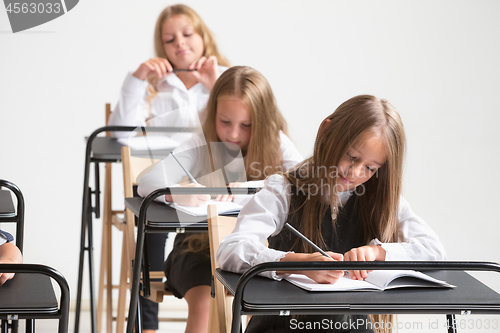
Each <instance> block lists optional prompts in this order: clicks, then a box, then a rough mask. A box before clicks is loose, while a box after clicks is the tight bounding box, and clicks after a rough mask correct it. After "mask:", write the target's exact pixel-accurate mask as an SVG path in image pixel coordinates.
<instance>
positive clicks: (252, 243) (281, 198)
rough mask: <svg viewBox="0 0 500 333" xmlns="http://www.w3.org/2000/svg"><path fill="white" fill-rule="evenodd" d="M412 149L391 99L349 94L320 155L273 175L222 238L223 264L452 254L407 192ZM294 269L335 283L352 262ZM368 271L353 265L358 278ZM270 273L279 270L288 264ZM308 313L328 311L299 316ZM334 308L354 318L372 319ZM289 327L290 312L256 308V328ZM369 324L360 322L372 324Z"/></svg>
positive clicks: (318, 148)
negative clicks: (265, 312)
mask: <svg viewBox="0 0 500 333" xmlns="http://www.w3.org/2000/svg"><path fill="white" fill-rule="evenodd" d="M404 152H405V134H404V128H403V124H402V122H401V118H400V116H399V114H398V113H397V112H396V110H395V109H394V107H393V106H392V105H391V104H389V103H388V102H387V101H385V100H381V99H378V98H376V97H374V96H369V95H363V96H356V97H354V98H351V99H349V100H348V101H346V102H344V103H343V104H342V105H340V106H339V107H338V108H337V110H336V111H335V112H334V113H333V114H332V115H330V116H328V117H327V118H326V119H325V120H324V121H323V122H322V124H321V126H320V128H319V131H318V134H317V137H316V143H315V145H314V152H313V155H312V157H310V158H308V159H306V160H304V161H303V162H302V163H300V164H299V165H298V166H297V167H295V168H293V169H292V170H289V171H288V172H286V173H284V174H283V175H273V176H271V177H269V178H268V179H266V181H265V186H264V188H263V189H262V190H261V191H260V192H258V193H257V194H256V195H255V196H254V197H253V199H252V200H251V201H250V202H249V203H248V204H247V205H246V206H245V207H243V209H242V210H241V212H240V215H239V217H238V222H237V225H236V228H235V229H234V231H233V233H232V234H230V235H228V236H227V237H226V238H224V239H223V241H222V242H221V244H220V248H219V252H218V254H217V262H218V264H219V265H220V267H221V268H222V269H224V270H229V271H234V272H238V273H242V272H244V271H246V270H247V269H248V268H250V267H251V266H254V265H256V264H259V263H262V262H270V261H328V260H338V261H340V260H345V261H375V260H377V261H383V260H444V259H445V258H446V255H445V252H444V249H443V246H442V245H441V243H440V242H439V239H438V237H437V235H436V234H435V233H434V232H433V231H432V230H431V229H430V228H429V226H428V225H427V224H426V223H425V222H424V221H423V220H422V219H421V218H419V217H418V216H417V215H415V213H413V211H412V210H411V208H410V206H409V204H408V202H407V201H406V200H405V199H404V198H403V197H402V196H401V178H402V173H403V158H404ZM285 222H288V223H289V224H291V225H292V226H293V227H295V229H297V230H298V231H300V232H301V233H302V234H303V235H305V236H306V237H307V238H308V239H310V240H311V241H312V242H313V243H315V244H317V245H319V246H320V248H322V249H323V250H324V251H327V253H328V254H329V255H330V256H331V257H332V258H333V259H330V258H327V257H325V256H323V255H322V254H320V253H319V252H316V251H313V250H312V247H311V246H310V245H309V244H307V243H306V242H304V241H303V240H302V239H300V238H298V237H297V236H296V235H295V234H293V233H291V231H290V230H289V229H288V228H284V224H285ZM268 238H269V247H266V246H265V245H264V242H265V241H266V239H268ZM286 273H290V272H286ZM294 273H298V274H304V275H306V276H308V277H310V278H311V279H313V280H314V281H316V282H319V283H335V282H336V281H337V280H338V279H339V278H340V277H342V276H343V275H344V272H343V271H303V272H294ZM367 274H369V272H367V271H349V275H350V277H351V278H353V279H364V278H365V277H366V276H367ZM265 275H266V276H267V277H269V278H272V279H277V280H279V279H280V278H281V277H283V276H284V272H282V273H280V272H266V274H265ZM307 318H309V319H310V320H319V321H321V320H322V319H323V318H325V317H321V316H317V317H315V318H314V316H313V318H312V319H311V318H310V317H308V316H305V317H304V318H302V316H300V317H299V318H298V320H307ZM328 318H329V319H331V320H333V321H334V322H348V323H349V322H353V321H356V320H358V319H361V321H360V322H366V320H367V318H366V317H364V318H363V317H361V318H360V317H358V316H351V317H349V316H332V317H328ZM375 320H380V318H375ZM386 320H387V318H386ZM344 326H346V327H350V326H349V325H344ZM339 327H340V326H339ZM289 328H290V318H288V319H287V317H275V316H267V317H266V316H253V317H252V319H251V321H250V323H249V325H248V328H247V332H259V333H262V332H270V331H273V332H287V331H288V330H289ZM364 328H365V327H360V328H359V330H356V332H365V331H367V332H371V330H364ZM347 331H349V330H347Z"/></svg>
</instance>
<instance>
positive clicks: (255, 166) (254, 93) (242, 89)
mask: <svg viewBox="0 0 500 333" xmlns="http://www.w3.org/2000/svg"><path fill="white" fill-rule="evenodd" d="M228 96H230V97H232V98H237V99H240V100H241V101H243V102H244V103H245V104H246V106H247V107H248V108H249V109H250V112H251V120H252V124H251V135H250V142H249V144H248V147H247V149H246V155H245V171H246V177H247V180H261V179H264V178H266V177H267V176H269V175H271V174H273V173H276V172H282V171H283V154H282V153H281V148H280V146H281V140H280V135H279V133H280V131H282V132H284V133H285V134H287V124H286V121H285V118H284V117H283V115H282V114H281V112H280V111H279V109H278V106H277V104H276V99H275V98H274V94H273V91H272V89H271V86H270V85H269V82H268V81H267V80H266V78H265V77H264V76H263V75H262V74H261V73H260V72H258V71H257V70H255V69H253V68H251V67H247V66H234V67H231V68H229V69H228V70H226V71H225V72H224V73H222V75H221V76H220V77H219V79H218V80H217V81H216V83H215V85H214V86H213V88H212V91H211V93H210V97H209V99H208V103H207V106H206V108H205V110H204V111H203V113H202V121H203V125H202V129H203V134H204V136H205V140H206V142H207V144H208V150H209V152H210V142H220V140H219V138H218V136H217V132H216V126H215V125H216V124H215V123H216V116H217V102H218V99H219V98H221V97H228ZM212 171H213V170H212ZM206 236H207V235H206V234H199V235H192V236H188V237H187V238H186V241H188V242H189V251H194V252H198V251H202V250H204V249H207V248H208V238H207V237H206Z"/></svg>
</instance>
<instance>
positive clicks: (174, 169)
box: [137, 131, 303, 204]
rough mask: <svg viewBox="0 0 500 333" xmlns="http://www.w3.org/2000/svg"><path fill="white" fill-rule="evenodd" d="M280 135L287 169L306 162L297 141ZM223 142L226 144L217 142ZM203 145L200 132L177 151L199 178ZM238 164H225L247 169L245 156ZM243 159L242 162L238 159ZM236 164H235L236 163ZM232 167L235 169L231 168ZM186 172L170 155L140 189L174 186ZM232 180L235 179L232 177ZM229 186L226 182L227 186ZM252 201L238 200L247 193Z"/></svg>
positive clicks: (144, 193)
mask: <svg viewBox="0 0 500 333" xmlns="http://www.w3.org/2000/svg"><path fill="white" fill-rule="evenodd" d="M279 136H280V141H281V143H280V149H281V153H282V156H283V157H282V159H283V165H282V166H283V170H280V171H283V172H285V171H286V170H288V169H290V168H291V167H293V166H295V165H296V164H297V163H299V162H302V160H303V157H302V155H301V154H300V153H299V151H298V150H297V148H296V147H295V145H294V144H293V142H292V141H291V140H290V139H289V138H288V137H287V136H286V135H285V134H284V133H283V132H282V131H280V132H279ZM217 144H223V143H217ZM200 147H203V148H202V149H206V143H205V138H204V137H203V135H200V134H196V135H193V136H192V137H191V139H189V140H187V141H185V142H183V143H182V144H181V145H180V146H179V147H177V148H176V149H175V150H174V154H175V156H176V157H177V159H178V160H179V161H180V163H181V164H182V166H183V167H184V168H186V169H187V170H189V172H190V173H191V174H192V175H193V177H195V178H197V177H199V176H200V175H201V172H202V169H203V166H202V163H201V162H200V160H201V159H202V156H201V155H202V151H203V150H202V149H196V148H200ZM235 161H236V163H235V164H236V165H231V164H227V165H226V163H223V165H224V166H225V168H226V170H227V169H229V170H227V171H230V172H231V171H234V172H235V173H236V172H237V171H243V172H244V170H245V167H244V164H243V163H244V162H243V159H241V158H240V159H237V160H235ZM238 161H239V162H240V163H239V164H238V163H237V162H238ZM233 164H234V163H233ZM231 169H232V170H231ZM185 176H186V173H185V172H184V171H183V170H182V169H181V167H180V166H179V164H178V163H177V161H175V159H174V158H173V157H172V156H170V155H169V156H168V157H166V158H165V159H163V160H161V161H160V162H158V163H157V164H156V165H155V166H154V167H153V168H152V169H151V171H149V172H148V173H147V174H145V175H144V176H142V178H141V179H140V181H139V187H138V189H137V192H138V193H139V195H140V196H142V197H145V196H147V195H148V194H150V193H151V192H153V191H154V190H157V189H159V188H164V187H172V186H176V185H177V184H178V183H179V182H180V181H181V180H182V179H183V178H184V177H185ZM198 180H199V181H200V183H202V184H203V179H198ZM230 182H232V181H231V180H230ZM224 186H225V185H224ZM254 186H258V187H262V186H263V182H261V184H254ZM245 197H246V198H248V200H244V199H243V200H238V203H240V204H244V203H246V202H248V201H249V200H250V199H251V196H249V195H246V196H245ZM156 200H157V201H160V202H164V203H165V202H166V201H165V196H160V197H158V198H157V199H156Z"/></svg>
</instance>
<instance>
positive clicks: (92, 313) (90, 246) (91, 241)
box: [87, 201, 97, 332]
mask: <svg viewBox="0 0 500 333" xmlns="http://www.w3.org/2000/svg"><path fill="white" fill-rule="evenodd" d="M89 202H90V201H89ZM88 221H89V223H88V225H87V230H88V232H89V234H88V236H89V244H88V251H89V258H88V259H89V285H90V317H91V318H90V320H91V324H92V325H91V326H92V330H91V332H97V331H96V329H97V313H96V308H95V300H94V295H95V294H94V236H93V233H94V231H93V230H92V212H91V211H89V219H88Z"/></svg>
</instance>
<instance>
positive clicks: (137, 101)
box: [108, 66, 227, 142]
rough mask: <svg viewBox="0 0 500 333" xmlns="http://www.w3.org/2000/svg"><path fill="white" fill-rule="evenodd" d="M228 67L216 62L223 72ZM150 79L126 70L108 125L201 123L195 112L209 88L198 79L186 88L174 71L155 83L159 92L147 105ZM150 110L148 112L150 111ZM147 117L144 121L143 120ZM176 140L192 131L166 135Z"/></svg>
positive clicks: (196, 125)
mask: <svg viewBox="0 0 500 333" xmlns="http://www.w3.org/2000/svg"><path fill="white" fill-rule="evenodd" d="M226 69H227V67H224V66H219V72H220V73H222V72H224V71H225V70H226ZM148 86H149V82H148V81H147V80H140V79H138V78H136V77H135V76H133V75H132V73H129V74H128V75H127V77H126V78H125V81H124V82H123V86H122V89H121V91H120V97H119V99H118V103H117V105H116V107H115V109H114V110H113V112H112V113H111V116H110V117H109V122H108V125H114V126H168V127H200V119H199V116H198V113H199V112H200V111H202V110H203V108H204V107H205V105H206V104H207V101H208V97H209V96H210V90H208V89H207V88H205V86H203V85H202V84H201V83H199V82H198V83H196V84H195V85H194V86H192V87H191V88H190V89H187V88H186V86H185V85H184V83H183V82H182V81H181V80H180V79H179V77H178V76H177V75H176V74H175V73H171V74H169V75H167V76H165V78H163V79H162V80H161V81H160V83H159V84H158V87H157V89H158V94H157V95H156V96H155V98H154V99H153V100H152V102H151V105H150V108H149V109H148V102H147V99H148V96H149V95H150V93H149V91H148ZM149 110H150V111H151V114H150V113H149ZM146 120H147V122H146ZM112 134H113V136H114V137H126V136H128V135H129V133H127V132H113V133H112ZM169 136H170V137H172V138H173V139H175V140H176V141H178V142H182V141H185V140H187V139H189V138H190V137H191V133H176V134H171V135H169Z"/></svg>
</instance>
